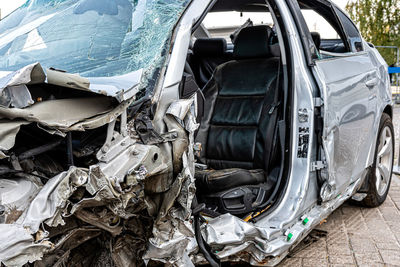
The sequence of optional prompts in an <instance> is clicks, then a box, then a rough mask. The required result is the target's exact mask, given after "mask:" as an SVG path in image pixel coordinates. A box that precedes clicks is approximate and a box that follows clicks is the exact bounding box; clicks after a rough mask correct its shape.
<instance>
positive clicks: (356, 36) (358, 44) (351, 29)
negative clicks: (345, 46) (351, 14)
mask: <svg viewBox="0 0 400 267" xmlns="http://www.w3.org/2000/svg"><path fill="white" fill-rule="evenodd" d="M336 12H337V14H338V16H339V19H340V21H341V22H342V25H343V28H344V30H345V31H346V34H347V36H348V38H349V41H350V45H351V50H352V51H353V52H360V51H363V46H362V39H361V36H360V33H359V32H358V30H357V28H356V26H355V25H354V23H353V22H352V21H351V20H350V19H349V18H348V17H347V16H346V15H345V14H343V12H342V11H340V10H337V9H336Z"/></svg>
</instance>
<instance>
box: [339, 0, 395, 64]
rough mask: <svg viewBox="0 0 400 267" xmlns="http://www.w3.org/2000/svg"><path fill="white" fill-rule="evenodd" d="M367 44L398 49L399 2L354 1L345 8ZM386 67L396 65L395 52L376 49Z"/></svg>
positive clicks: (386, 0)
mask: <svg viewBox="0 0 400 267" xmlns="http://www.w3.org/2000/svg"><path fill="white" fill-rule="evenodd" d="M346 9H347V12H348V13H349V15H350V17H351V18H352V20H353V21H354V22H355V23H356V24H357V26H358V27H359V29H360V31H361V35H362V36H363V37H364V38H365V40H366V41H367V42H371V43H373V44H374V45H377V46H399V47H400V0H356V1H349V3H348V4H347V6H346ZM378 49H379V52H380V53H381V54H382V56H383V57H384V58H385V60H386V62H387V64H388V65H391V64H394V63H396V50H395V49H387V48H378Z"/></svg>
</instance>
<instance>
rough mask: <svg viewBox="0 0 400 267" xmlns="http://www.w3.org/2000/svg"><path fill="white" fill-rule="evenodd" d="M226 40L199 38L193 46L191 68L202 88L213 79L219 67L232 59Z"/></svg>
mask: <svg viewBox="0 0 400 267" xmlns="http://www.w3.org/2000/svg"><path fill="white" fill-rule="evenodd" d="M226 50H227V45H226V40H225V39H224V38H198V39H197V40H196V42H195V43H194V45H193V55H192V59H191V67H192V70H193V73H194V76H195V79H196V81H197V83H198V85H199V87H200V88H203V87H204V85H206V83H207V82H208V81H209V80H210V79H211V77H212V74H213V73H214V71H215V69H216V68H217V66H218V65H221V64H223V63H225V62H228V61H230V60H231V59H232V53H228V52H227V51H226Z"/></svg>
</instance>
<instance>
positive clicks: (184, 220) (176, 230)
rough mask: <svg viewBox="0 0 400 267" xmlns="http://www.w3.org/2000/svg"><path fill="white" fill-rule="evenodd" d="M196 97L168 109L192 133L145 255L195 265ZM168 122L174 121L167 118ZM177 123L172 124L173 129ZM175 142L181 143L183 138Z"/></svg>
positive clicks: (149, 257)
mask: <svg viewBox="0 0 400 267" xmlns="http://www.w3.org/2000/svg"><path fill="white" fill-rule="evenodd" d="M194 103H195V101H194V97H193V98H191V99H189V100H179V101H175V102H173V103H172V104H171V105H170V107H169V108H168V110H167V117H168V116H170V117H172V118H174V120H175V122H177V123H180V124H181V125H182V127H183V128H184V129H185V131H186V132H187V134H188V136H189V143H187V144H186V150H185V151H184V152H183V154H182V156H181V158H182V171H181V172H180V173H179V174H178V175H177V177H176V179H175V181H174V183H173V185H172V187H171V189H170V190H169V191H168V192H166V194H165V195H164V196H163V202H162V205H161V207H160V210H159V213H158V217H157V220H156V221H155V223H154V227H153V236H154V237H153V238H150V240H149V248H148V250H147V252H146V254H145V255H144V257H143V258H144V259H145V260H146V259H147V260H150V259H152V260H157V261H161V262H164V263H168V264H173V265H177V266H193V263H192V261H191V260H190V257H189V255H190V254H191V253H192V252H194V251H195V250H196V249H197V242H196V239H195V236H194V230H193V227H192V224H191V222H190V218H191V204H192V200H193V197H194V195H195V191H196V189H195V185H194V165H193V162H194V155H193V139H194V132H195V130H196V129H197V128H198V124H197V123H196V120H195V117H194V115H193V113H192V112H191V108H193V106H194ZM166 123H167V125H168V124H170V123H171V122H170V121H169V120H168V119H167V120H166ZM171 126H173V124H172V125H171V124H170V125H168V127H169V128H170V127H171ZM174 142H180V141H179V138H178V139H177V140H176V141H174ZM181 145H182V143H181Z"/></svg>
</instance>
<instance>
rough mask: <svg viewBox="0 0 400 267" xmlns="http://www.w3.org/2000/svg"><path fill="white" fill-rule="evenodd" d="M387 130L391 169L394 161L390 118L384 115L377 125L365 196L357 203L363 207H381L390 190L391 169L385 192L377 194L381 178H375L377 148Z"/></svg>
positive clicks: (392, 132) (393, 142) (393, 141)
mask: <svg viewBox="0 0 400 267" xmlns="http://www.w3.org/2000/svg"><path fill="white" fill-rule="evenodd" d="M387 128H389V129H390V132H391V139H392V156H391V166H392V167H393V160H394V144H395V140H394V131H393V123H392V119H391V118H390V116H389V115H388V114H386V113H383V114H382V117H381V121H380V123H379V132H378V139H377V141H376V146H375V155H374V162H373V164H372V166H371V169H370V171H369V173H368V175H367V179H368V191H367V196H366V197H365V198H364V199H363V200H362V201H361V202H360V203H359V204H361V205H362V206H364V207H370V208H374V207H378V206H379V205H381V204H382V203H383V202H384V201H385V200H386V197H387V194H388V192H389V188H390V182H391V180H392V168H390V176H389V178H388V182H387V186H386V190H384V192H381V193H379V192H378V191H379V190H378V189H377V186H376V185H377V179H381V177H377V175H376V173H377V171H376V170H377V166H376V165H377V157H378V147H379V145H380V143H381V142H380V140H381V136H382V132H383V130H384V129H385V130H386V129H387Z"/></svg>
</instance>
